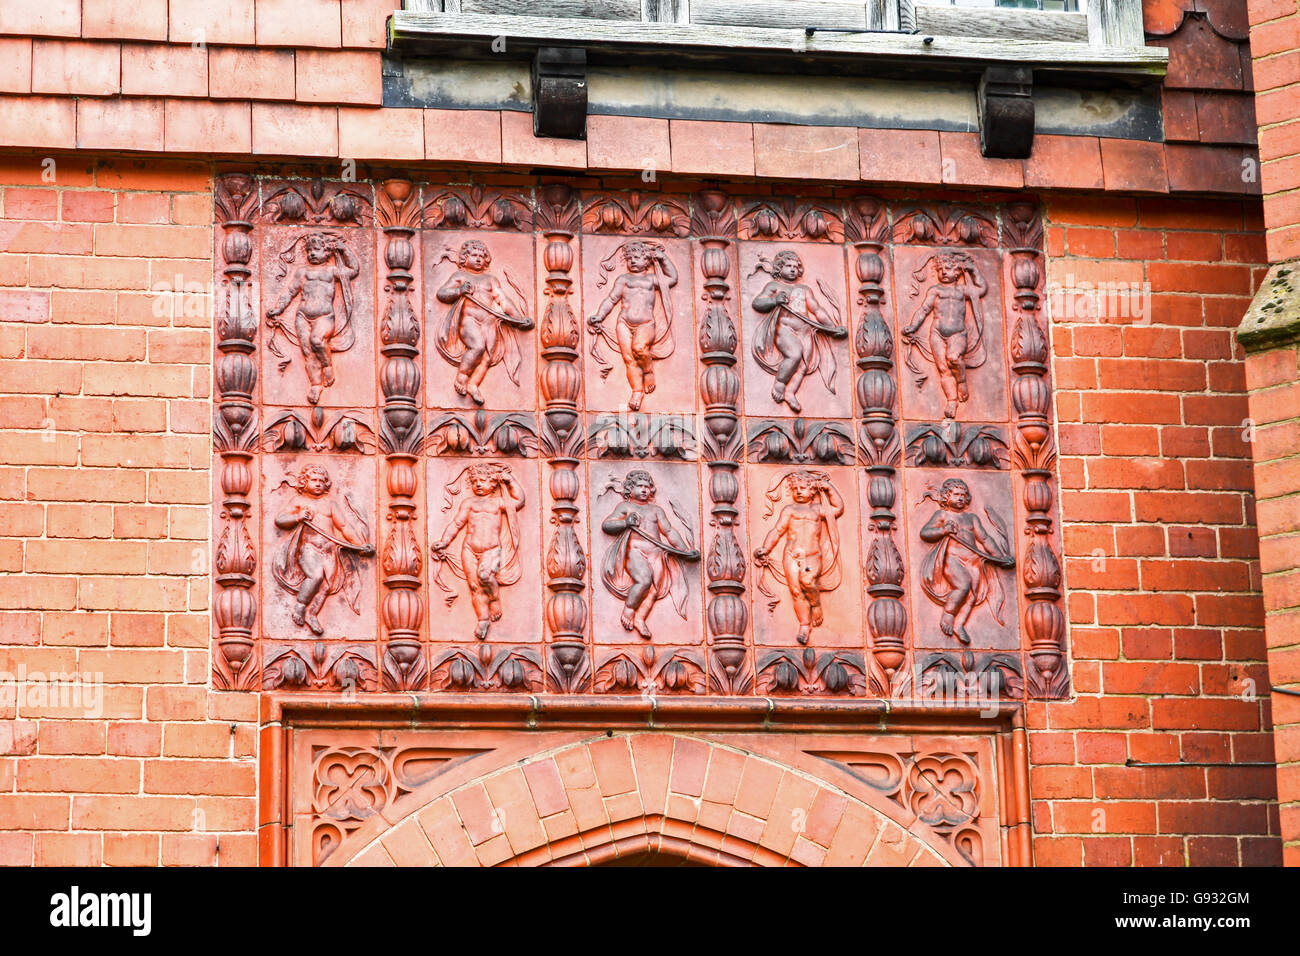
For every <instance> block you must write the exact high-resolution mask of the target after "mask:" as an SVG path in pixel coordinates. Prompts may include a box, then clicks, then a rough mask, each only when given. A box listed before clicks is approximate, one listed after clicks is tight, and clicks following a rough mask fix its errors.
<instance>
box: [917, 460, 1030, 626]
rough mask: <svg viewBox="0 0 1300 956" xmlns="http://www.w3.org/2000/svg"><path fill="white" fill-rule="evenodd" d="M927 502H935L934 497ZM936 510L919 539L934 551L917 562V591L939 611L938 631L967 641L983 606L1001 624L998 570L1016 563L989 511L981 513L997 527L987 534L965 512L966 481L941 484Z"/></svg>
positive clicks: (967, 501)
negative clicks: (972, 621)
mask: <svg viewBox="0 0 1300 956" xmlns="http://www.w3.org/2000/svg"><path fill="white" fill-rule="evenodd" d="M925 497H927V498H932V499H934V498H935V496H934V495H933V494H932V493H927V494H926V496H925ZM935 500H937V501H938V503H939V509H938V510H937V511H935V513H934V514H933V515H931V516H930V520H929V521H927V522H926V523H925V526H924V527H923V528H921V532H920V534H921V540H922V541H927V542H932V543H933V544H934V547H933V548H931V549H930V551H929V553H928V554H927V555H926V556H925V558H924V560H923V561H922V562H921V587H922V589H923V590H924V591H925V593H926V594H927V595H928V596H929V598H930V600H931V601H933V602H934V603H935V604H938V605H939V606H940V607H942V608H943V616H942V617H941V618H940V619H939V630H941V631H943V633H944V634H947V635H948V636H949V637H952V636H954V635H955V636H956V638H957V640H959V641H961V643H963V644H969V643H970V635H969V634H967V633H966V622H967V621H969V620H970V616H971V613H972V612H973V611H974V610H975V608H977V607H979V606H980V605H981V604H988V606H989V611H990V612H991V613H992V614H993V617H994V618H995V619H996V620H997V622H998V624H1002V623H1003V621H1002V602H1003V599H1004V596H1003V591H1002V582H1001V581H1000V580H999V578H998V574H997V570H996V569H997V568H1013V567H1015V566H1016V559H1015V558H1014V557H1013V556H1012V554H1011V549H1010V547H1009V546H1008V544H1007V539H1006V529H1005V528H1004V527H1002V523H1001V521H1000V520H999V519H998V518H997V516H996V515H994V514H993V512H991V511H988V510H985V514H987V515H988V516H989V519H990V521H992V522H993V523H994V524H995V525H997V526H998V530H997V531H990V530H989V529H986V528H985V527H984V523H983V522H981V521H980V519H979V518H978V517H977V516H976V515H973V514H969V513H967V511H966V509H967V508H968V507H970V503H971V493H970V488H969V487H968V486H967V484H966V482H964V481H962V480H961V479H960V478H949V479H948V480H947V481H945V482H944V483H943V484H942V485H940V486H939V494H938V498H937V499H935Z"/></svg>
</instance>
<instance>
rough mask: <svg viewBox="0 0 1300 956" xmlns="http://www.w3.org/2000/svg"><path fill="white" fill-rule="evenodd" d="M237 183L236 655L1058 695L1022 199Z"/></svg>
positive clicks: (219, 414) (233, 381) (408, 681)
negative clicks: (983, 201) (959, 201)
mask: <svg viewBox="0 0 1300 956" xmlns="http://www.w3.org/2000/svg"><path fill="white" fill-rule="evenodd" d="M216 208H217V224H216V232H217V243H216V247H217V250H218V251H217V255H216V262H215V263H214V268H215V275H216V281H217V283H218V288H219V289H220V290H221V295H219V296H218V316H217V326H216V330H217V335H216V352H217V354H216V356H215V367H216V390H217V403H216V406H217V407H216V415H215V420H214V425H213V442H214V450H215V453H216V455H217V458H218V459H219V466H218V468H217V469H216V477H215V480H214V489H213V494H214V517H213V520H214V541H215V542H216V548H215V562H214V565H215V566H214V582H215V587H216V598H215V601H214V617H215V623H216V629H215V637H214V642H215V645H216V650H217V653H215V654H214V656H213V660H214V681H215V682H216V684H217V686H219V687H222V688H228V689H246V690H251V689H257V688H262V687H266V688H274V689H279V690H294V689H304V690H316V691H320V690H328V691H338V692H354V691H356V692H366V691H372V690H388V691H393V690H403V691H419V690H433V691H456V692H465V691H495V692H519V693H531V694H536V693H561V694H609V695H618V694H637V695H642V694H671V695H698V694H714V695H750V694H760V695H811V696H826V697H840V698H872V697H876V698H879V697H891V698H895V699H919V698H926V699H932V700H936V701H937V702H938V703H939V704H943V703H945V702H953V703H958V702H968V701H969V699H970V698H971V697H978V698H981V699H983V698H988V697H1010V698H1013V699H1022V698H1025V697H1038V698H1044V697H1060V696H1065V695H1068V693H1069V686H1068V664H1067V654H1066V634H1065V630H1066V629H1065V618H1064V614H1063V613H1062V600H1063V597H1062V595H1063V587H1062V581H1061V564H1060V558H1059V555H1060V536H1059V528H1058V527H1057V521H1056V514H1057V500H1056V499H1057V479H1056V451H1055V444H1054V438H1053V429H1052V417H1053V414H1052V387H1051V381H1050V375H1049V363H1048V355H1049V346H1048V334H1047V332H1048V330H1047V328H1046V325H1045V321H1046V320H1045V318H1044V316H1042V315H1041V314H1040V312H1041V308H1040V307H1041V301H1042V283H1043V272H1044V270H1043V228H1042V223H1041V219H1040V216H1039V212H1038V209H1037V207H1036V206H1034V205H1033V204H1031V203H1027V202H1016V203H1013V204H1010V205H1008V206H1005V207H971V206H956V205H951V204H944V203H937V202H936V203H929V202H917V201H916V200H905V199H897V200H895V199H890V198H888V197H876V196H851V197H849V198H832V197H828V196H821V197H817V198H801V197H798V196H777V197H772V196H769V197H749V196H745V195H743V194H740V193H737V194H730V193H728V192H726V191H724V190H721V189H707V190H703V191H700V192H697V193H689V192H685V191H681V190H678V191H673V190H671V189H670V190H669V191H666V192H663V193H659V192H655V191H640V192H636V191H628V192H616V191H615V192H610V191H603V192H586V191H581V190H575V189H572V188H570V187H568V186H565V185H562V184H541V183H530V182H527V181H524V180H519V179H515V180H513V181H512V184H510V185H503V186H495V185H474V184H468V185H467V184H461V183H447V182H428V183H424V184H417V183H413V182H410V181H407V180H402V179H390V180H386V181H383V182H377V183H373V184H372V183H351V182H336V181H327V180H311V179H301V180H295V179H270V178H267V179H259V178H258V177H255V176H252V175H248V174H238V173H236V174H230V175H226V176H223V177H221V178H220V180H219V183H218V194H217V202H216Z"/></svg>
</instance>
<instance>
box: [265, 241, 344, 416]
mask: <svg viewBox="0 0 1300 956" xmlns="http://www.w3.org/2000/svg"><path fill="white" fill-rule="evenodd" d="M299 241H301V242H302V243H303V244H304V245H305V246H306V248H307V264H306V265H302V266H299V267H298V268H296V269H295V270H294V272H293V275H292V276H291V277H290V279H289V283H288V285H286V286H285V287H284V290H283V291H282V292H281V293H280V298H279V299H277V300H276V303H275V305H273V306H271V307H270V308H269V309H267V310H266V319H267V326H268V327H269V328H270V329H271V339H270V341H269V342H268V343H267V347H268V348H269V349H270V350H271V351H272V352H273V353H274V354H276V355H283V353H282V352H281V351H280V350H279V349H278V348H277V347H276V344H275V333H276V332H278V331H282V332H284V334H285V335H286V336H288V338H289V339H290V341H292V342H294V343H295V344H297V346H298V347H299V349H301V350H302V358H303V365H304V366H305V367H306V370H307V380H308V381H309V382H310V383H311V386H310V387H309V388H308V390H307V401H308V402H310V403H311V404H312V405H315V404H317V403H319V402H320V397H321V392H322V391H324V390H325V389H327V388H329V387H330V386H331V385H333V384H334V378H335V376H334V360H333V357H332V354H333V353H334V352H346V351H347V350H348V349H350V348H352V345H353V342H354V341H355V334H354V332H353V329H352V280H353V279H355V278H356V277H357V273H359V272H360V271H361V266H360V265H359V264H358V262H357V258H356V256H354V255H353V254H352V250H350V249H349V248H348V247H347V246H346V245H345V244H344V243H343V241H342V240H341V239H340V238H339V237H338V236H337V235H336V234H335V233H332V232H311V233H308V234H307V235H306V237H304V238H302V239H301V240H299V239H295V240H294V241H293V243H292V244H291V245H290V246H289V248H288V249H286V250H285V251H284V252H282V253H281V254H280V258H281V259H282V260H284V261H285V262H292V261H293V260H294V254H293V248H294V246H295V245H297V243H298V242H299ZM335 257H337V258H338V260H339V261H338V262H335V261H334V259H335ZM335 286H338V288H339V290H340V291H341V292H342V299H343V307H342V309H341V314H340V315H336V314H335V309H334V295H335ZM297 296H302V300H301V301H300V302H299V304H298V312H297V315H296V316H295V317H294V321H293V325H292V328H291V327H290V326H289V325H288V324H287V323H285V322H281V321H280V320H279V316H280V315H281V314H282V313H283V312H284V310H285V309H287V308H288V307H289V305H290V304H291V303H292V302H293V300H294V298H295V297H297ZM287 364H288V359H286V360H285V361H284V363H282V364H281V368H282V369H283V366H284V365H287Z"/></svg>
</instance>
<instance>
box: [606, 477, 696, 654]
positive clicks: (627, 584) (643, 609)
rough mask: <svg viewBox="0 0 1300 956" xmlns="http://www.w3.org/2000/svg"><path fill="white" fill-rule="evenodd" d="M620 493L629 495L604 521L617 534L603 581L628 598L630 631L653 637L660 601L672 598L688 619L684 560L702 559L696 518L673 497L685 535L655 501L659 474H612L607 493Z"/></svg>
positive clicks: (623, 618) (621, 620)
mask: <svg viewBox="0 0 1300 956" xmlns="http://www.w3.org/2000/svg"><path fill="white" fill-rule="evenodd" d="M609 491H616V492H618V493H619V494H620V495H621V496H622V498H623V500H622V502H621V503H619V504H618V505H616V506H615V508H614V510H613V511H611V512H610V513H609V516H608V517H607V518H606V519H605V520H604V521H603V522H602V523H601V526H600V527H601V529H602V530H603V531H604V532H605V533H606V534H608V535H616V536H617V538H616V540H615V541H614V543H613V544H612V545H611V546H610V547H609V548H608V549H607V550H606V551H605V560H604V562H603V564H602V565H601V580H602V581H604V582H605V587H606V588H608V589H609V591H610V593H611V594H614V595H615V596H617V597H618V598H620V599H621V600H622V601H623V613H622V615H621V616H620V618H619V623H621V624H622V625H623V630H625V631H636V633H637V634H639V635H641V637H643V638H645V639H646V640H647V641H648V640H650V638H651V634H650V627H649V625H648V623H647V621H648V619H649V617H650V612H651V611H652V610H654V606H655V604H656V602H658V601H659V600H660V599H662V598H665V597H669V598H671V599H672V602H673V606H674V607H676V608H677V613H678V615H680V617H681V618H682V620H686V599H687V596H688V588H687V583H686V575H685V572H684V570H683V568H682V562H684V561H698V560H699V559H700V552H699V551H698V550H696V549H695V547H694V542H693V540H692V539H693V535H692V534H691V531H690V522H689V521H687V519H686V518H685V517H683V516H682V513H681V512H680V511H678V510H677V506H676V504H674V503H672V502H671V501H670V502H669V504H670V505H671V506H672V509H673V512H674V514H676V515H677V519H678V520H679V521H681V523H682V525H683V527H685V528H686V535H685V536H683V535H680V534H678V533H677V530H676V529H675V528H673V526H672V524H671V523H670V522H669V520H668V515H667V514H665V513H664V509H663V508H661V507H659V505H657V504H655V501H654V499H655V491H656V489H655V483H654V478H652V477H651V476H650V473H649V472H647V471H639V470H638V471H632V472H629V473H628V474H627V476H626V477H625V478H624V479H623V480H622V481H621V482H620V481H619V480H618V479H617V478H615V477H613V476H611V477H610V479H609V481H608V482H607V483H606V485H605V490H604V491H602V492H601V494H602V495H603V494H605V493H606V492H609Z"/></svg>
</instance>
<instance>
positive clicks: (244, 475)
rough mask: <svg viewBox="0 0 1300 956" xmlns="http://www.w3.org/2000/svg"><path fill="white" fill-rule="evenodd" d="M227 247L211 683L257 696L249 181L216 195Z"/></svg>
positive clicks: (254, 210) (221, 307)
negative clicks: (253, 536) (251, 523)
mask: <svg viewBox="0 0 1300 956" xmlns="http://www.w3.org/2000/svg"><path fill="white" fill-rule="evenodd" d="M214 204H215V207H216V216H217V224H218V229H219V232H220V233H221V234H222V239H221V244H220V247H219V249H218V252H217V261H218V263H219V264H220V273H219V278H217V280H216V281H217V290H218V291H217V296H216V337H215V338H216V351H217V356H216V361H215V365H216V368H215V378H216V390H217V408H216V415H215V417H214V420H213V429H212V441H213V448H214V450H215V451H216V453H217V459H218V464H217V468H216V470H217V473H218V480H219V482H220V487H221V490H220V495H221V499H220V500H221V510H220V512H219V514H218V526H217V530H216V533H215V535H214V548H213V564H214V567H215V572H216V589H215V595H214V601H213V616H214V617H215V619H216V625H217V634H216V645H217V647H216V653H214V654H213V655H212V683H213V686H214V687H216V688H217V689H219V690H255V689H257V688H258V687H259V685H260V675H259V667H258V661H257V655H256V653H255V647H256V644H255V637H254V635H255V633H256V632H255V628H256V624H257V604H258V601H257V581H256V578H255V576H254V572H255V571H256V569H257V552H256V549H255V548H254V546H253V539H252V536H251V535H250V534H249V531H248V527H249V522H250V521H251V515H252V510H253V507H252V500H253V499H254V498H255V495H254V494H253V489H254V481H255V475H256V474H257V466H256V462H255V459H256V455H257V451H258V427H257V416H256V411H255V408H256V403H255V397H256V393H257V361H256V358H255V352H256V349H257V329H258V324H259V318H258V314H257V303H256V302H255V301H254V293H253V289H254V288H255V283H254V282H253V265H252V264H253V262H254V253H255V251H256V250H255V246H254V243H253V237H252V231H253V221H254V220H255V219H257V218H258V215H259V210H260V202H259V196H258V184H257V181H256V180H254V179H253V177H251V176H248V175H244V174H238V173H237V174H233V175H228V176H221V177H219V178H218V179H217V183H216V189H215V200H214Z"/></svg>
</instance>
